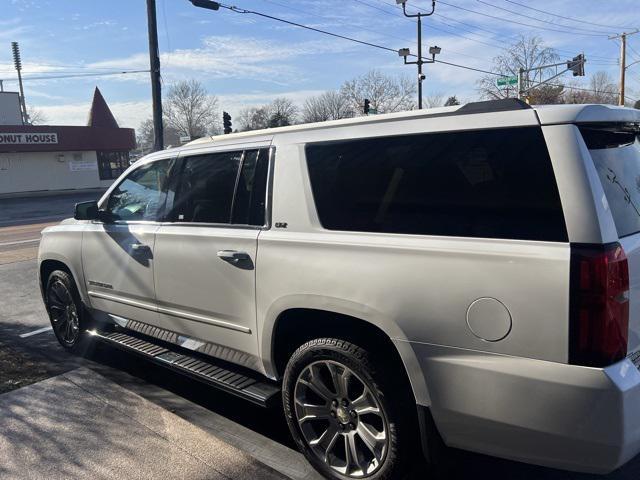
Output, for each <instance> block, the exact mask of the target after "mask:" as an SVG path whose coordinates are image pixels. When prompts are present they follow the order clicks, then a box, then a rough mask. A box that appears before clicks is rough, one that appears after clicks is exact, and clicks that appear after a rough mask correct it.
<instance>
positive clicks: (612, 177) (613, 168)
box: [580, 124, 640, 237]
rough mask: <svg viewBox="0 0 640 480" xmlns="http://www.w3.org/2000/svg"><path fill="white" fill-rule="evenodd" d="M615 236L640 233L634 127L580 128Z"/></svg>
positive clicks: (639, 165) (639, 159)
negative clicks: (615, 230) (599, 182)
mask: <svg viewBox="0 0 640 480" xmlns="http://www.w3.org/2000/svg"><path fill="white" fill-rule="evenodd" d="M580 131H581V132H582V136H583V138H584V140H585V143H586V144H587V147H588V148H589V151H590V152H591V158H593V163H594V164H595V167H596V170H597V171H598V175H599V177H600V181H601V182H602V188H603V189H604V193H605V195H606V197H607V201H608V203H609V207H610V209H611V214H612V215H613V220H614V222H615V224H616V228H617V230H618V236H619V237H625V236H628V235H632V234H634V233H638V232H640V141H639V139H638V138H639V137H638V135H639V132H640V126H639V125H638V124H608V125H593V126H582V127H581V128H580Z"/></svg>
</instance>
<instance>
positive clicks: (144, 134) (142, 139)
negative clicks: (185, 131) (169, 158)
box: [136, 118, 180, 151]
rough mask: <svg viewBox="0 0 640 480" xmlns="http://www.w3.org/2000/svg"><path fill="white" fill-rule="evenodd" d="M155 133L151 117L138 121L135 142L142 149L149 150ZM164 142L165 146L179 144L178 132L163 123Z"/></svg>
mask: <svg viewBox="0 0 640 480" xmlns="http://www.w3.org/2000/svg"><path fill="white" fill-rule="evenodd" d="M154 138H155V133H154V131H153V118H147V119H146V120H143V121H142V123H140V126H139V127H138V129H137V130H136V142H137V144H138V148H139V149H140V150H142V151H147V150H151V148H152V147H153V140H154ZM164 143H165V145H167V146H174V147H175V146H177V145H180V132H178V131H177V130H176V129H175V128H173V127H170V126H168V125H164Z"/></svg>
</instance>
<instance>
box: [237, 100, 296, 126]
mask: <svg viewBox="0 0 640 480" xmlns="http://www.w3.org/2000/svg"><path fill="white" fill-rule="evenodd" d="M237 118H238V126H239V129H240V130H241V131H247V130H261V129H264V128H274V127H286V126H287V125H293V124H295V123H296V121H297V118H298V107H297V106H296V104H295V103H293V102H292V101H291V100H290V99H288V98H284V97H279V98H276V99H275V100H273V101H272V102H271V103H268V104H266V105H262V106H261V107H246V108H244V109H242V110H241V111H240V114H239V115H238V117H237Z"/></svg>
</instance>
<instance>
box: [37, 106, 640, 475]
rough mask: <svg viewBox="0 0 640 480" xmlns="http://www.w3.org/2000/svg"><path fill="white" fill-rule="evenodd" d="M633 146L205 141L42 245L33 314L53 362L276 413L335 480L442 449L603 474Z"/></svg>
mask: <svg viewBox="0 0 640 480" xmlns="http://www.w3.org/2000/svg"><path fill="white" fill-rule="evenodd" d="M639 131H640V111H637V110H631V109H625V108H616V107H608V106H596V105H588V106H584V105H574V106H545V107H534V108H532V107H529V106H528V105H526V104H524V103H521V102H518V101H516V100H505V101H497V102H480V103H473V104H468V105H465V106H462V107H451V108H440V109H433V110H426V111H415V112H408V113H402V114H390V115H380V116H370V117H364V118H357V119H350V120H342V121H335V122H326V123H320V124H310V125H300V126H293V127H286V128H278V129H273V130H266V131H258V132H246V133H239V134H233V135H226V136H221V137H215V138H206V139H202V140H198V141H195V142H192V143H191V144H189V145H187V146H185V147H183V148H179V149H174V150H167V151H163V152H158V153H155V154H152V155H149V156H147V157H145V158H143V159H141V160H139V161H138V162H136V163H135V164H134V165H133V166H131V167H130V168H129V169H128V170H127V171H126V172H125V173H124V174H123V175H122V177H121V178H120V179H119V180H118V181H117V182H115V184H114V185H113V186H112V187H111V188H110V190H109V191H108V192H107V193H106V194H105V195H104V196H103V197H102V199H101V200H100V201H99V202H97V203H96V202H90V203H85V204H78V205H77V207H76V215H75V219H73V220H66V221H64V222H62V223H61V224H60V225H58V226H55V227H51V228H48V229H47V230H45V231H44V234H43V237H42V242H41V244H40V253H39V273H40V281H41V282H40V283H41V286H42V291H43V296H44V300H45V303H46V306H47V309H48V311H49V314H50V316H51V321H52V324H53V327H54V330H55V333H56V335H57V337H58V339H59V340H60V343H61V344H62V345H63V346H65V347H67V348H70V349H77V348H79V345H81V344H83V343H84V341H85V340H86V339H87V338H89V337H91V336H93V338H97V339H100V340H102V341H104V342H108V343H110V344H112V345H114V346H117V347H120V348H124V349H128V350H131V351H134V352H137V353H138V354H140V355H143V356H145V357H146V358H148V359H149V360H150V361H154V362H157V363H160V364H162V365H165V366H167V367H169V368H171V369H174V370H176V371H179V372H182V373H185V374H187V375H190V376H192V377H193V378H195V379H198V380H201V381H203V382H207V383H209V384H210V385H213V386H216V387H219V388H223V389H225V390H226V391H228V392H230V393H232V394H235V395H238V396H240V397H243V398H245V399H247V400H250V401H253V402H255V403H259V404H261V405H265V406H268V405H271V404H272V403H273V402H278V401H279V399H280V394H281V398H282V404H283V407H284V411H285V413H286V418H287V420H288V423H289V427H290V429H291V434H292V435H293V438H294V439H295V441H296V444H297V445H298V446H299V448H300V450H301V451H302V452H303V453H304V454H305V455H306V456H307V458H308V459H309V461H310V462H311V463H312V464H313V465H314V466H315V467H316V468H317V469H318V470H319V471H320V472H322V474H324V475H325V476H326V477H327V478H334V479H345V478H357V477H368V478H372V479H383V478H384V479H387V478H400V476H401V475H402V473H403V472H405V471H406V470H407V469H408V468H410V467H411V464H412V463H413V462H414V461H415V460H416V458H418V457H417V456H416V454H417V453H418V452H417V450H419V449H420V446H422V451H423V452H424V453H427V454H428V455H429V457H430V458H431V459H432V460H433V457H434V456H435V453H437V452H436V450H438V451H446V450H444V449H442V448H436V447H437V446H438V442H439V439H440V438H441V439H442V441H444V444H446V445H448V446H452V447H458V448H462V449H467V450H472V451H476V452H482V453H486V454H490V455H495V456H499V457H504V458H509V459H514V460H520V461H524V462H530V463H535V464H540V465H547V466H553V467H559V468H563V469H570V470H576V471H584V472H598V473H604V472H609V471H612V470H613V469H616V468H618V467H619V466H620V465H622V464H624V463H625V462H627V461H628V460H629V459H631V458H632V457H633V456H635V455H636V453H638V452H639V451H640V372H639V370H638V368H637V367H638V365H639V364H640V233H639V232H640V142H639V141H638V132H639ZM84 332H88V333H89V334H91V335H88V334H84ZM419 439H420V440H421V441H419Z"/></svg>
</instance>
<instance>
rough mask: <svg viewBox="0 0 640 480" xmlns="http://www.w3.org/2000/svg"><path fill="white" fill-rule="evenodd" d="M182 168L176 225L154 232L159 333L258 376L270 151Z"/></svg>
mask: <svg viewBox="0 0 640 480" xmlns="http://www.w3.org/2000/svg"><path fill="white" fill-rule="evenodd" d="M181 162H182V166H181V173H180V175H179V178H180V180H179V182H178V188H177V192H176V197H175V201H174V208H173V211H172V213H171V220H172V221H171V222H169V223H164V224H163V225H162V226H161V227H160V228H159V229H158V231H157V232H156V243H155V250H154V253H155V256H156V263H155V284H156V294H157V305H158V318H159V319H158V325H159V326H160V327H161V328H164V329H167V330H171V331H173V332H177V333H179V334H180V335H181V339H182V340H181V341H182V342H183V345H184V346H187V347H189V348H193V349H195V350H198V351H200V352H202V353H206V354H209V355H212V356H216V357H218V358H223V359H226V360H230V361H233V362H235V363H239V364H242V365H245V366H247V367H250V368H258V362H257V340H256V338H257V337H256V310H255V289H256V285H255V267H256V254H257V240H258V234H259V232H260V228H261V227H263V226H264V225H265V223H266V222H265V203H266V187H267V171H268V163H269V150H268V149H255V150H247V151H232V152H221V153H210V154H204V155H194V156H188V157H184V158H182V159H181Z"/></svg>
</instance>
